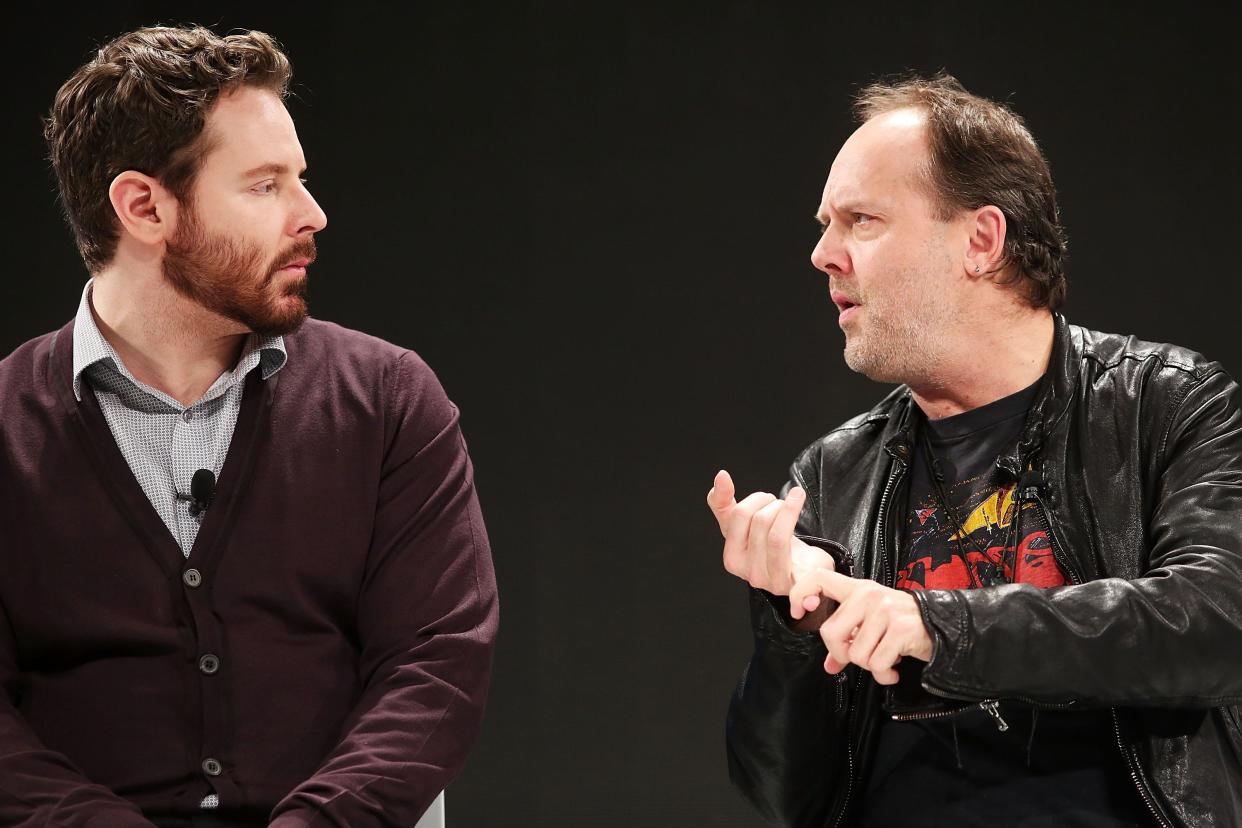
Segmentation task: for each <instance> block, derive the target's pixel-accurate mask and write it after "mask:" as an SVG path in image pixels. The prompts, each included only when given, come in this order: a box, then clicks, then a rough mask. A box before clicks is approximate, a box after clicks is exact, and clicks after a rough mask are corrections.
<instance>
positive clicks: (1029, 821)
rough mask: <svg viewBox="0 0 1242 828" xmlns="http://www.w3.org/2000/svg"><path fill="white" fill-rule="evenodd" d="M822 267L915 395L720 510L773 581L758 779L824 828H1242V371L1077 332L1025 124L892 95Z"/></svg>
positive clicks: (859, 150)
mask: <svg viewBox="0 0 1242 828" xmlns="http://www.w3.org/2000/svg"><path fill="white" fill-rule="evenodd" d="M857 106H858V115H859V120H860V121H861V126H860V127H859V128H858V130H857V131H856V132H855V133H854V134H853V135H852V136H851V137H850V138H849V140H848V141H846V143H845V145H844V146H843V147H842V148H841V151H840V153H839V154H838V155H837V158H836V160H835V162H834V163H833V166H832V170H831V172H830V173H829V176H828V181H827V184H826V185H825V187H824V192H823V197H822V200H821V203H820V207H819V211H818V218H819V221H820V223H821V225H822V227H823V235H822V236H821V238H820V239H819V242H818V243H817V244H816V246H815V249H814V251H813V253H812V255H811V261H812V263H813V264H814V265H815V267H817V268H818V269H819V270H821V271H823V272H824V273H825V274H827V276H828V283H829V289H830V292H831V296H832V300H833V302H834V303H835V304H836V305H837V307H838V309H839V311H840V317H839V324H840V326H841V328H842V330H843V331H844V333H845V360H846V363H847V364H848V365H849V367H850V368H852V369H854V370H855V371H859V372H861V373H863V374H865V375H866V376H868V377H869V378H871V379H874V380H877V381H880V382H886V383H899V384H900V385H899V387H898V388H897V389H895V390H894V391H892V392H891V393H890V394H889V395H888V396H887V397H886V398H885V399H884V400H883V401H882V402H881V403H880V404H879V405H877V406H876V407H875V408H874V409H872V410H871V411H869V412H867V413H865V414H862V415H860V416H858V417H856V418H854V419H852V420H850V421H849V422H847V423H845V424H843V425H841V426H840V427H838V428H837V429H835V430H833V431H832V432H830V433H829V434H827V435H826V436H825V437H823V438H822V439H820V440H819V441H818V442H816V443H815V444H813V445H812V446H811V447H810V448H808V449H807V450H806V451H805V452H804V453H803V454H802V455H801V456H800V457H799V458H798V459H797V460H796V461H795V462H794V464H793V466H792V468H791V470H790V479H789V483H788V484H787V485H786V487H785V489H784V491H783V493H782V494H781V496H780V497H776V496H774V495H772V494H767V493H762V492H760V493H755V494H751V495H749V496H747V497H744V498H741V499H740V500H735V494H734V492H735V488H734V483H733V480H732V479H731V478H730V476H729V475H728V474H727V473H726V472H724V471H722V472H720V473H718V474H717V476H716V479H715V482H714V485H713V487H712V489H711V491H710V492H709V493H708V497H707V501H708V505H709V506H710V507H711V509H712V511H713V513H714V514H715V516H716V518H717V520H718V521H719V526H720V530H721V532H722V533H723V534H724V537H725V543H724V564H725V567H726V569H727V570H728V571H729V572H731V573H733V574H734V575H737V576H739V577H740V578H743V579H745V580H746V581H747V582H748V583H749V584H750V586H751V587H752V589H751V594H750V598H751V602H750V603H751V618H752V624H753V627H754V633H755V635H754V642H755V643H754V647H755V649H754V655H753V657H752V659H751V662H750V665H749V667H748V669H747V670H746V672H745V674H744V676H743V679H742V681H741V683H740V684H739V685H738V687H737V690H736V692H735V694H734V697H733V701H732V705H731V707H730V711H729V718H728V731H727V732H728V736H727V738H728V748H729V767H730V774H731V776H732V778H733V781H734V783H735V784H736V785H737V786H738V787H739V788H740V789H741V791H742V792H743V793H744V794H745V795H746V796H747V797H748V798H749V799H750V800H751V801H752V802H753V803H755V805H756V806H757V807H758V808H759V809H760V810H762V811H763V812H764V814H765V815H767V816H768V817H770V818H772V819H774V820H777V821H779V822H780V823H782V824H787V825H798V826H817V827H818V826H842V825H869V826H871V825H874V826H896V825H901V826H948V825H952V826H998V825H1029V826H1035V825H1041V826H1044V825H1076V826H1135V825H1150V824H1157V825H1166V826H1167V825H1196V826H1197V825H1242V714H1240V712H1239V708H1238V704H1239V702H1240V701H1242V660H1240V659H1239V658H1238V656H1237V653H1238V647H1239V644H1240V643H1242V409H1240V407H1239V404H1240V402H1242V400H1240V399H1239V392H1238V386H1237V384H1236V383H1235V382H1234V381H1233V380H1232V379H1231V378H1230V377H1229V375H1228V374H1227V373H1226V372H1225V371H1224V369H1223V368H1222V367H1221V366H1220V365H1219V364H1218V363H1214V362H1209V361H1208V360H1206V359H1204V358H1203V357H1201V356H1199V355H1198V354H1195V353H1191V352H1190V351H1187V350H1185V349H1183V348H1178V347H1175V346H1171V345H1159V344H1153V343H1149V342H1142V341H1139V340H1137V339H1134V338H1127V337H1120V336H1114V335H1111V334H1103V333H1097V332H1094V331H1088V330H1085V329H1083V328H1079V327H1076V326H1073V325H1070V324H1068V323H1067V322H1066V321H1065V319H1064V318H1063V317H1062V316H1061V315H1059V314H1058V313H1056V309H1057V308H1058V306H1059V305H1060V303H1061V300H1062V299H1063V297H1064V294H1065V276H1064V273H1063V270H1062V265H1061V260H1062V257H1063V254H1064V248H1065V245H1064V241H1063V235H1062V230H1061V226H1060V222H1059V219H1058V215H1057V208H1056V196H1055V191H1054V190H1053V187H1052V179H1051V176H1050V174H1049V171H1048V167H1047V163H1046V161H1045V160H1044V158H1043V155H1042V153H1041V152H1040V151H1039V149H1038V147H1037V146H1036V144H1035V142H1034V140H1033V139H1032V137H1031V135H1030V133H1029V132H1028V131H1027V129H1026V127H1025V125H1024V124H1023V123H1022V121H1021V120H1020V119H1019V118H1018V117H1017V116H1016V115H1014V114H1013V113H1012V112H1011V111H1009V110H1008V109H1007V108H1005V107H1003V106H1000V105H998V104H996V103H994V102H992V101H988V100H985V99H983V98H980V97H977V96H975V95H971V94H970V93H968V92H966V90H964V89H963V88H962V87H961V85H960V84H958V83H957V81H955V80H954V79H952V78H951V77H948V76H943V75H942V76H937V77H933V78H912V79H908V80H906V81H902V82H897V83H892V84H886V83H881V84H876V85H874V86H871V87H869V88H867V89H865V90H863V92H862V93H861V94H860V96H859V99H858V102H857Z"/></svg>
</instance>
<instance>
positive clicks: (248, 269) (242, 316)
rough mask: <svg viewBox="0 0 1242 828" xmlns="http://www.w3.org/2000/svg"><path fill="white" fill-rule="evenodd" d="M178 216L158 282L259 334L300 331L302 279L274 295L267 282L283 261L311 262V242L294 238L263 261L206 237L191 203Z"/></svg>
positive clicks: (247, 248)
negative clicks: (161, 279)
mask: <svg viewBox="0 0 1242 828" xmlns="http://www.w3.org/2000/svg"><path fill="white" fill-rule="evenodd" d="M180 218H181V225H180V226H179V227H178V228H177V230H176V232H175V233H174V234H173V238H172V239H170V240H169V242H168V245H167V247H166V248H165V252H164V261H163V272H164V278H165V279H166V280H167V281H168V283H169V284H170V285H172V287H173V289H174V290H176V291H177V292H178V293H180V294H181V295H182V296H184V297H185V298H186V299H189V300H190V301H191V302H194V303H195V304H197V305H199V306H200V307H202V308H203V309H205V310H207V311H210V312H212V313H215V314H217V315H219V316H223V317H224V318H226V319H231V320H232V321H234V322H237V323H238V324H240V325H243V326H244V327H245V328H246V330H248V331H253V332H254V333H256V334H259V335H260V336H283V335H284V334H290V333H293V332H294V331H296V330H297V329H298V328H299V327H301V325H302V323H303V322H305V321H306V316H307V306H306V277H305V276H302V277H301V278H300V279H298V280H297V281H295V282H292V283H290V284H289V285H288V286H287V287H285V288H284V290H283V291H282V292H281V294H280V295H276V296H273V295H272V288H273V284H272V283H273V280H274V279H275V277H276V271H278V270H279V269H280V268H281V267H283V266H285V265H287V264H288V263H289V262H291V261H296V260H298V259H308V260H311V261H314V259H315V240H314V238H311V237H307V238H306V239H303V240H299V241H297V242H295V243H294V244H293V245H292V246H290V247H289V248H288V249H287V250H282V251H281V252H280V253H279V254H277V255H276V256H275V257H274V258H273V259H272V260H270V261H266V262H265V261H264V260H263V254H262V252H261V251H260V250H259V248H258V246H257V245H254V244H249V243H245V242H237V241H234V240H232V239H229V238H226V237H224V236H221V235H209V234H208V233H207V232H206V230H204V229H203V227H202V225H201V223H200V222H199V220H198V216H197V214H196V213H195V211H194V208H193V205H192V204H190V203H185V208H184V210H183V212H182V215H181V217H180Z"/></svg>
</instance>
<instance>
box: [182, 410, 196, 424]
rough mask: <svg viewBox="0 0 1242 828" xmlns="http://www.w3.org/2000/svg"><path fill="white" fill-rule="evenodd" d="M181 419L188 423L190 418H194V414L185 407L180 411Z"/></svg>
mask: <svg viewBox="0 0 1242 828" xmlns="http://www.w3.org/2000/svg"><path fill="white" fill-rule="evenodd" d="M181 419H182V420H183V421H185V422H187V423H188V422H189V421H190V420H193V419H194V415H193V414H192V413H191V412H190V409H188V408H187V409H186V410H185V411H182V412H181Z"/></svg>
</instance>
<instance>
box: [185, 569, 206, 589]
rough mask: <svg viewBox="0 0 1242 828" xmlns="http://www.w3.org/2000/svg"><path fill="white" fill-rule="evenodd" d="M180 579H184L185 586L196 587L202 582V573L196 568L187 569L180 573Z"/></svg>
mask: <svg viewBox="0 0 1242 828" xmlns="http://www.w3.org/2000/svg"><path fill="white" fill-rule="evenodd" d="M181 580H183V581H185V585H186V586H188V587H191V588H197V587H198V586H199V584H201V583H202V582H203V573H201V572H199V571H198V570H197V569H187V570H186V571H185V572H182V573H181Z"/></svg>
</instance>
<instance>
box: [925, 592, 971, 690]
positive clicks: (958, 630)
mask: <svg viewBox="0 0 1242 828" xmlns="http://www.w3.org/2000/svg"><path fill="white" fill-rule="evenodd" d="M910 594H911V595H913V596H914V600H915V603H917V604H918V607H919V613H920V614H921V615H922V617H923V626H924V627H926V628H927V633H928V635H929V636H930V637H931V640H932V654H931V659H930V660H929V661H928V662H927V667H926V668H924V670H923V680H924V682H930V683H931V684H933V685H937V684H942V683H944V679H949V681H948V682H947V683H949V684H957V683H958V682H956V681H953V680H952V677H953V676H956V675H957V671H958V669H959V668H960V666H961V665H962V664H963V663H969V658H968V657H967V656H968V651H969V649H970V637H969V635H968V630H969V629H970V606H969V604H968V603H967V602H966V599H965V597H964V596H963V595H962V594H961V592H960V590H956V589H926V590H923V589H920V590H911V591H910ZM937 678H940V679H941V681H937V680H936V679H937Z"/></svg>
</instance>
